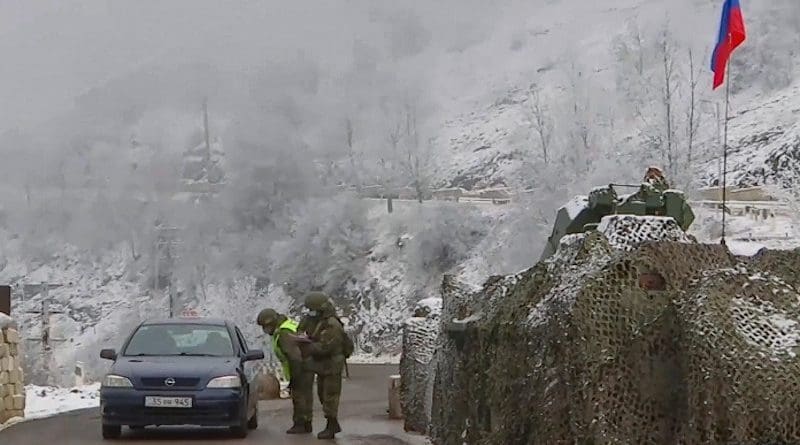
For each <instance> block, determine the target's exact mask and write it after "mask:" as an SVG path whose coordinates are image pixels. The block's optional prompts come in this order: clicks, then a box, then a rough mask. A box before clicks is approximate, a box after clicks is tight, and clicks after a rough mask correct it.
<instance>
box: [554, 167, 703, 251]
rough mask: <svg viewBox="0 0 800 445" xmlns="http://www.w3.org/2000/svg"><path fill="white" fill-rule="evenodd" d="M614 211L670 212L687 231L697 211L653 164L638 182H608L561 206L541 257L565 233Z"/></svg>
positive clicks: (591, 224)
mask: <svg viewBox="0 0 800 445" xmlns="http://www.w3.org/2000/svg"><path fill="white" fill-rule="evenodd" d="M618 188H638V191H636V192H635V193H632V194H629V195H620V194H618V193H617V189H618ZM614 214H624V215H653V216H669V217H672V218H673V219H675V221H676V222H677V223H678V225H679V226H680V227H681V228H682V229H683V230H684V231H686V230H688V229H689V226H690V225H691V224H692V222H693V221H694V212H692V209H691V207H690V206H689V204H688V202H687V201H686V197H685V196H684V194H683V192H681V191H679V190H671V189H670V188H669V184H667V181H666V180H665V179H664V176H663V175H662V173H661V171H660V170H659V169H658V168H656V167H650V168H648V170H647V173H646V174H645V178H644V181H643V182H642V183H641V184H640V185H638V186H637V185H628V184H609V185H608V186H605V187H595V188H594V189H593V190H592V191H591V192H590V193H589V195H588V196H576V197H575V198H573V199H572V200H570V201H569V202H568V203H567V204H566V205H565V206H563V207H561V208H560V209H558V213H557V215H556V222H555V224H554V225H553V233H552V234H551V235H550V237H549V238H548V239H547V244H546V245H545V248H544V252H542V257H541V259H542V260H543V259H545V258H548V257H549V256H551V255H553V254H554V253H555V252H556V250H557V249H558V243H559V241H560V240H561V238H562V237H564V236H565V235H569V234H574V233H581V232H586V231H588V230H593V229H595V228H596V227H597V225H598V224H599V223H600V220H601V219H602V218H603V217H604V216H606V215H614Z"/></svg>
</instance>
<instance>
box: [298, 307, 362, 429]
mask: <svg viewBox="0 0 800 445" xmlns="http://www.w3.org/2000/svg"><path fill="white" fill-rule="evenodd" d="M305 307H306V308H307V309H308V311H309V313H308V316H307V317H306V319H304V320H303V322H302V323H301V324H302V329H303V330H305V332H307V333H308V335H309V338H310V340H311V343H310V344H307V345H304V346H303V351H304V353H305V354H308V355H309V356H310V358H308V359H306V360H305V363H306V366H307V368H308V369H311V370H313V371H314V372H315V373H316V374H317V395H318V396H319V401H320V403H322V410H323V412H324V413H325V418H326V419H327V421H328V423H327V425H326V427H325V429H324V430H323V431H322V432H320V433H319V434H318V435H317V438H319V439H333V438H334V436H335V435H336V433H338V432H341V431H342V428H341V426H340V425H339V421H338V415H339V398H340V396H341V393H342V371H344V367H345V361H346V360H347V358H348V357H349V356H350V354H352V353H353V344H352V342H351V341H350V339H349V337H348V336H347V334H346V333H345V331H344V326H343V325H342V322H341V321H340V320H339V317H337V316H336V310H335V309H334V307H333V304H332V303H331V302H330V300H329V299H328V297H327V295H325V294H323V293H321V292H311V293H309V294H308V295H307V296H306V299H305Z"/></svg>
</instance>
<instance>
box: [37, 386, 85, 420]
mask: <svg viewBox="0 0 800 445" xmlns="http://www.w3.org/2000/svg"><path fill="white" fill-rule="evenodd" d="M98 406H100V384H99V383H94V384H91V385H86V386H77V387H74V388H58V387H54V386H36V385H28V386H26V387H25V420H31V419H40V418H42V417H49V416H53V415H55V414H60V413H64V412H67V411H74V410H78V409H84V408H95V407H98Z"/></svg>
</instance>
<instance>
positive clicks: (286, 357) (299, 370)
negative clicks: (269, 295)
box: [257, 309, 314, 434]
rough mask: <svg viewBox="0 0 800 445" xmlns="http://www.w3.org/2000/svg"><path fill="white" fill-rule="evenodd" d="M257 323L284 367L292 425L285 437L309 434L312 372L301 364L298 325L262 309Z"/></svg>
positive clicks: (271, 311) (312, 398)
mask: <svg viewBox="0 0 800 445" xmlns="http://www.w3.org/2000/svg"><path fill="white" fill-rule="evenodd" d="M257 323H258V324H259V326H261V328H262V329H263V330H264V332H265V333H267V334H269V335H270V336H272V349H273V351H275V355H277V356H278V360H280V362H281V365H282V366H283V375H284V376H285V377H286V378H287V379H288V380H289V390H290V391H291V395H292V408H293V413H292V420H293V421H294V425H292V427H291V428H290V429H289V430H287V431H286V434H308V433H311V432H312V427H311V421H312V416H313V407H314V397H313V391H314V373H313V372H311V371H310V370H308V369H305V367H304V365H303V354H302V352H301V347H302V344H303V343H304V340H303V339H302V338H301V337H298V336H297V335H296V334H297V333H298V323H297V322H295V321H294V320H291V319H289V318H288V317H286V315H283V314H279V313H278V312H276V311H275V310H274V309H264V310H262V311H261V312H260V313H259V314H258V318H257Z"/></svg>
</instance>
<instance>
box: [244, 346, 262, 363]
mask: <svg viewBox="0 0 800 445" xmlns="http://www.w3.org/2000/svg"><path fill="white" fill-rule="evenodd" d="M263 359H264V351H262V350H261V349H251V350H249V351H247V353H246V354H245V355H244V358H243V360H242V361H245V362H252V361H253V360H263Z"/></svg>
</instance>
